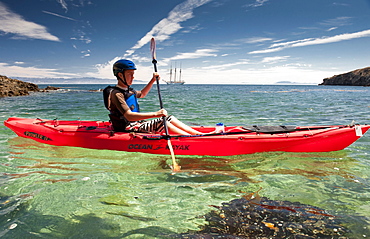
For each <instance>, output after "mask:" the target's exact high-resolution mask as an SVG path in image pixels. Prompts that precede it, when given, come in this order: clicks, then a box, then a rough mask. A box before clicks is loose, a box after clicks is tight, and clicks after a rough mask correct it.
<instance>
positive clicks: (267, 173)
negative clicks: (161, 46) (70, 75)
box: [0, 85, 370, 238]
mask: <svg viewBox="0 0 370 239" xmlns="http://www.w3.org/2000/svg"><path fill="white" fill-rule="evenodd" d="M41 87H42V86H41ZM62 87H63V88H64V89H65V90H62V91H57V92H50V93H35V94H31V95H30V96H24V97H13V98H2V99H0V105H1V107H0V119H1V120H2V121H4V120H6V119H7V118H8V117H11V116H18V117H30V118H36V117H39V118H47V119H54V118H59V119H66V120H68V119H71V120H72V119H78V118H80V119H82V120H107V119H108V117H107V111H106V110H105V109H104V106H103V100H102V93H101V92H91V91H89V90H97V89H100V88H103V87H104V86H103V85H63V86H62ZM140 87H141V86H138V88H139V89H140ZM161 92H162V97H163V102H164V106H165V108H166V109H167V110H168V111H169V113H171V114H173V115H175V116H177V117H178V118H179V119H181V120H182V121H184V122H185V123H188V124H190V125H198V124H199V125H215V124H216V123H218V122H223V123H225V124H226V125H251V124H258V125H283V124H285V125H319V124H350V123H351V122H352V121H353V120H355V121H356V122H357V123H362V124H365V123H370V113H369V112H370V102H369V99H370V88H365V87H337V86H263V85H253V86H250V85H244V86H235V85H233V86H227V85H219V86H217V85H216V86H215V85H183V86H167V85H161ZM140 103H141V109H142V110H143V111H154V110H157V109H158V108H159V106H158V105H159V103H158V97H157V94H156V88H153V89H152V91H151V93H150V94H149V95H148V96H147V98H145V99H142V100H141V101H140ZM0 149H1V150H0V168H1V169H0V172H1V173H0V215H1V217H0V237H3V238H161V236H160V235H161V233H164V234H172V233H181V232H186V231H188V230H197V229H198V227H199V226H201V225H203V224H205V221H204V219H202V218H201V217H199V216H201V215H204V214H206V213H207V212H209V211H210V210H212V208H211V207H209V205H221V203H222V202H227V201H230V200H232V199H236V198H240V197H241V196H242V195H243V193H242V192H247V193H250V192H255V191H257V190H258V189H260V188H262V190H261V191H260V192H259V194H260V195H261V196H265V197H268V198H269V199H272V200H288V201H291V202H300V203H304V204H309V205H313V206H317V207H320V208H323V209H325V210H327V212H329V213H330V214H335V215H338V216H340V217H341V218H343V219H344V220H345V221H346V226H347V227H348V228H350V229H351V230H352V234H351V238H364V237H365V236H367V237H369V236H370V229H369V228H368V227H369V221H370V134H369V133H368V134H367V135H365V136H364V137H362V138H361V139H360V140H358V141H357V142H356V143H355V144H353V145H351V146H350V147H348V148H347V149H345V150H342V151H339V152H330V153H280V152H277V153H276V152H275V153H261V154H253V155H241V156H234V157H205V156H177V160H178V162H179V164H180V165H181V166H182V171H181V172H180V173H176V174H172V173H171V170H170V169H169V167H168V164H170V163H171V158H170V156H168V155H150V154H142V153H127V152H117V151H106V150H90V149H82V148H73V147H56V146H50V145H45V144H40V143H37V142H34V141H32V140H28V139H24V138H19V137H16V135H15V134H14V133H13V132H12V131H10V130H9V129H7V128H6V127H5V126H3V125H0Z"/></svg>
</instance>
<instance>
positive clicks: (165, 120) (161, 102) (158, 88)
mask: <svg viewBox="0 0 370 239" xmlns="http://www.w3.org/2000/svg"><path fill="white" fill-rule="evenodd" d="M152 63H153V66H154V72H155V73H157V72H158V70H157V60H156V59H153V61H152ZM156 82H157V91H158V98H159V106H160V107H161V109H163V101H162V95H161V89H160V86H159V79H158V76H157V77H156ZM162 119H163V126H164V131H165V133H166V136H169V133H168V127H167V119H166V116H162Z"/></svg>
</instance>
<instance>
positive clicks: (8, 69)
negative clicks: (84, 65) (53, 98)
mask: <svg viewBox="0 0 370 239" xmlns="http://www.w3.org/2000/svg"><path fill="white" fill-rule="evenodd" d="M23 64H24V63H22V62H16V63H15V65H10V64H8V63H2V62H0V72H1V74H2V75H5V76H8V77H30V78H33V77H35V78H44V77H48V78H58V77H77V75H75V74H69V73H60V72H58V71H57V69H48V68H37V67H33V66H29V67H26V66H19V65H23Z"/></svg>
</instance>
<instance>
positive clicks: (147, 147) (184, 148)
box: [128, 144, 190, 150]
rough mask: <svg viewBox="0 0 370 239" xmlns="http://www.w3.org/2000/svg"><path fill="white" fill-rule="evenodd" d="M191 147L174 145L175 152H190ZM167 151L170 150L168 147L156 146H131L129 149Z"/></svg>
mask: <svg viewBox="0 0 370 239" xmlns="http://www.w3.org/2000/svg"><path fill="white" fill-rule="evenodd" d="M189 147H190V145H172V148H173V149H174V150H189ZM163 148H165V149H167V150H169V149H170V148H169V147H168V145H167V146H166V147H162V146H161V145H157V146H154V147H153V145H152V144H129V145H128V149H152V150H160V149H163Z"/></svg>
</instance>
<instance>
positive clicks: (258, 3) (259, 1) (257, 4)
mask: <svg viewBox="0 0 370 239" xmlns="http://www.w3.org/2000/svg"><path fill="white" fill-rule="evenodd" d="M268 1H269V0H256V1H255V2H254V3H252V4H248V5H247V7H261V6H263V5H264V4H265V3H266V2H268Z"/></svg>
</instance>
